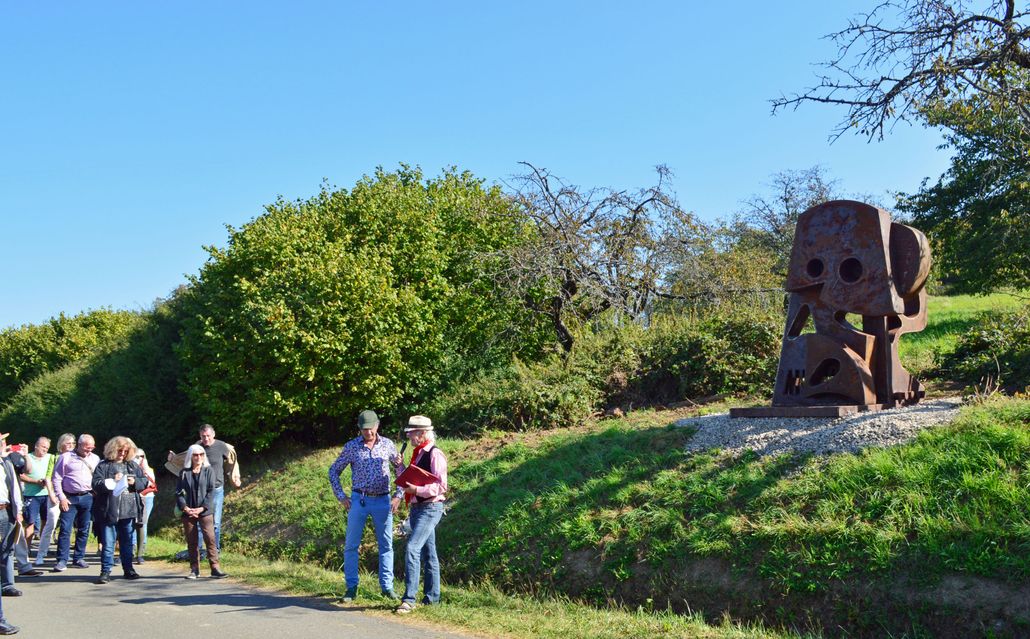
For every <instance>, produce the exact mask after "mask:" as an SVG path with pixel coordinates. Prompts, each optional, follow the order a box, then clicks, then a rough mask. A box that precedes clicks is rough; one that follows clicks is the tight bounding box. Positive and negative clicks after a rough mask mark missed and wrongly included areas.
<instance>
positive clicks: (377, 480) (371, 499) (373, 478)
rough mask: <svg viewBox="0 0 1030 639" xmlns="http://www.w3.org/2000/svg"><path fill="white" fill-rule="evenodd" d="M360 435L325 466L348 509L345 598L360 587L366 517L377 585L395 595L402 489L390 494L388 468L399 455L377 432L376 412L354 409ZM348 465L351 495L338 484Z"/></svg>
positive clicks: (396, 463) (397, 462)
mask: <svg viewBox="0 0 1030 639" xmlns="http://www.w3.org/2000/svg"><path fill="white" fill-rule="evenodd" d="M358 429H359V430H360V431H361V436H359V437H355V438H354V439H352V440H350V441H349V442H347V443H346V444H344V446H343V450H342V451H340V455H339V457H337V458H336V461H334V462H333V465H332V466H330V467H329V484H330V485H331V486H332V488H333V493H335V495H336V499H337V500H339V502H340V503H341V504H343V507H344V509H346V510H347V538H346V541H345V542H344V545H343V575H344V579H345V581H346V584H347V592H346V594H344V596H343V600H344V601H353V600H354V598H355V597H356V596H357V593H358V546H360V545H361V534H362V533H363V532H364V530H365V522H366V521H367V520H368V518H369V517H371V518H372V525H373V527H374V528H375V534H376V541H378V543H379V589H380V591H381V592H382V593H383V596H384V597H388V598H390V599H396V598H397V595H395V594H394V592H393V513H395V512H397V507H398V506H399V505H400V503H401V496H402V495H403V492H404V491H403V490H402V489H400V488H397V489H396V490H395V491H394V494H393V497H392V499H391V496H390V493H391V490H390V489H391V487H392V486H393V482H392V481H391V477H390V472H391V468H392V469H393V471H394V472H396V470H397V467H398V466H399V465H400V462H401V456H400V454H398V452H397V447H396V446H395V445H394V443H393V442H392V441H390V440H389V439H387V438H385V437H380V436H379V416H378V415H376V414H375V412H373V411H370V410H363V411H361V414H360V415H358ZM347 466H350V467H351V490H350V495H349V496H348V495H347V493H345V492H344V490H343V487H342V486H341V485H340V475H341V474H342V473H343V471H344V469H345V468H346V467H347Z"/></svg>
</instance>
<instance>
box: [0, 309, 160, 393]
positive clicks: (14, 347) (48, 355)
mask: <svg viewBox="0 0 1030 639" xmlns="http://www.w3.org/2000/svg"><path fill="white" fill-rule="evenodd" d="M142 322H143V319H142V315H141V314H140V313H134V312H131V311H112V310H110V309H99V310H95V311H88V312H85V313H80V314H78V315H75V316H72V317H68V316H66V315H65V314H64V313H61V314H60V315H58V316H57V317H54V318H51V319H50V320H49V321H47V322H45V323H43V324H27V325H25V326H22V327H20V328H9V329H6V330H4V331H0V406H2V405H4V404H6V403H7V402H8V401H10V399H11V398H12V397H13V396H14V394H15V393H16V392H17V391H18V389H19V388H21V387H22V386H23V385H24V384H25V383H27V382H29V381H31V380H32V379H34V378H36V377H38V376H39V375H41V374H43V373H46V372H48V371H54V370H57V369H59V368H61V367H63V366H65V365H67V364H69V363H71V362H75V361H78V360H80V359H83V358H84V357H87V356H88V355H90V354H91V353H95V352H99V351H102V350H104V349H106V348H110V347H111V346H112V345H113V344H115V343H117V341H118V340H120V339H122V338H123V337H124V336H125V335H127V334H128V333H129V332H131V331H133V330H136V329H138V328H139V326H140V324H141V323H142Z"/></svg>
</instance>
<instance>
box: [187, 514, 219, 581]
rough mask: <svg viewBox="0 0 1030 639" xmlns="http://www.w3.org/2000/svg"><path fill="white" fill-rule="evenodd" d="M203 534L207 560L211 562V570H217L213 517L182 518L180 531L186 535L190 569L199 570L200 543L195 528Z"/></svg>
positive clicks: (216, 548) (216, 547) (197, 571)
mask: <svg viewBox="0 0 1030 639" xmlns="http://www.w3.org/2000/svg"><path fill="white" fill-rule="evenodd" d="M198 528H199V529H200V533H201V534H202V535H203V536H204V545H205V546H207V561H208V563H209V564H211V570H218V569H219V567H218V546H217V545H216V544H215V517H214V515H204V516H203V517H200V518H193V517H186V516H183V518H182V532H183V534H184V535H186V548H187V549H188V552H189V555H190V570H192V571H193V572H196V573H199V572H200V543H199V541H198V540H197V529H198Z"/></svg>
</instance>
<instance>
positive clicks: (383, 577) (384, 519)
mask: <svg viewBox="0 0 1030 639" xmlns="http://www.w3.org/2000/svg"><path fill="white" fill-rule="evenodd" d="M362 501H364V502H365V505H364V506H362V505H361V502H362ZM369 517H371V518H372V526H373V527H374V528H375V531H376V541H377V542H379V589H380V590H383V591H387V590H390V591H392V590H393V513H391V512H390V495H388V494H387V495H382V496H380V497H362V496H361V495H360V494H358V493H351V502H350V510H349V511H348V512H347V539H346V541H345V542H344V544H343V576H344V580H345V581H346V582H347V588H357V587H358V546H360V545H361V535H362V533H364V532H365V521H366V520H367V519H368V518H369Z"/></svg>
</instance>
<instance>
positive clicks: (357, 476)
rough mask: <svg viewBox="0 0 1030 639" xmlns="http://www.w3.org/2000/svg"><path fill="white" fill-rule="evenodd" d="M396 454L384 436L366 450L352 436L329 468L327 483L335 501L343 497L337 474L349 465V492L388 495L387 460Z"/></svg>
mask: <svg viewBox="0 0 1030 639" xmlns="http://www.w3.org/2000/svg"><path fill="white" fill-rule="evenodd" d="M396 455H397V447H396V446H394V445H393V442H392V441H390V440H389V439H387V438H385V437H379V436H377V437H376V441H375V444H373V445H372V448H371V449H369V448H368V446H365V441H364V440H363V439H361V437H355V438H354V439H352V440H350V441H349V442H347V443H346V444H344V446H343V450H342V451H340V455H339V457H337V458H336V461H334V462H333V465H332V466H330V467H329V484H330V485H331V486H332V487H333V493H335V494H336V498H337V499H343V498H344V497H346V495H345V494H344V492H343V486H341V485H340V473H342V472H343V470H344V469H345V468H346V467H347V466H348V465H350V467H351V478H350V483H351V489H352V490H357V491H360V492H363V493H373V494H385V493H388V492H390V467H391V466H393V464H392V463H391V462H390V458H391V457H394V456H396Z"/></svg>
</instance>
